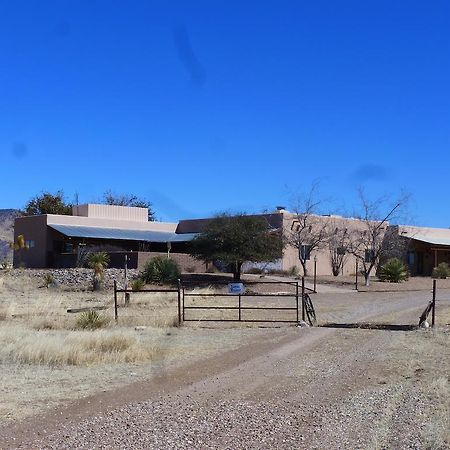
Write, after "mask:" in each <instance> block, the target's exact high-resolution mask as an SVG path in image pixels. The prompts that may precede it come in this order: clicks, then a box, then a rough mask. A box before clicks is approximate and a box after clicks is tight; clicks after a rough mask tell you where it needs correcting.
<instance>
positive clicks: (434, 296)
mask: <svg viewBox="0 0 450 450" xmlns="http://www.w3.org/2000/svg"><path fill="white" fill-rule="evenodd" d="M435 309H436V280H433V308H432V310H431V326H432V327H433V328H434V319H435Z"/></svg>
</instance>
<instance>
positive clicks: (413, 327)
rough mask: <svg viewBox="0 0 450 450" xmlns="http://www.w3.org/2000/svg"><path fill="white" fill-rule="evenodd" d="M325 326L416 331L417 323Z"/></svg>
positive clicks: (327, 325)
mask: <svg viewBox="0 0 450 450" xmlns="http://www.w3.org/2000/svg"><path fill="white" fill-rule="evenodd" d="M319 326H320V327H324V328H360V329H363V330H389V331H414V330H417V329H418V328H419V327H418V326H417V325H392V324H389V323H364V322H363V323H325V324H323V325H319Z"/></svg>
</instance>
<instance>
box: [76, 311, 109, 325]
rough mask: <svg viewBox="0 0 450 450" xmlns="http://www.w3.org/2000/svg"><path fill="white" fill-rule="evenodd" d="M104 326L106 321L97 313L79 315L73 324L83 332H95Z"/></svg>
mask: <svg viewBox="0 0 450 450" xmlns="http://www.w3.org/2000/svg"><path fill="white" fill-rule="evenodd" d="M105 325H106V319H105V318H104V317H102V316H100V314H99V313H98V312H97V311H86V312H83V313H81V314H80V317H78V319H77V322H76V324H75V326H76V328H79V329H83V330H96V329H97V328H102V327H104V326H105Z"/></svg>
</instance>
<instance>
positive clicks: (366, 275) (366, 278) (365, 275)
mask: <svg viewBox="0 0 450 450" xmlns="http://www.w3.org/2000/svg"><path fill="white" fill-rule="evenodd" d="M364 280H365V285H366V286H370V272H364Z"/></svg>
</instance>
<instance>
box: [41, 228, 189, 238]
mask: <svg viewBox="0 0 450 450" xmlns="http://www.w3.org/2000/svg"><path fill="white" fill-rule="evenodd" d="M48 226H49V227H50V228H52V229H54V230H56V231H59V232H60V233H62V234H64V235H65V236H68V237H78V238H93V239H116V240H122V241H144V242H189V241H192V239H194V237H195V236H197V233H185V234H177V233H173V232H170V231H147V230H131V229H119V228H104V227H87V226H81V225H58V224H48Z"/></svg>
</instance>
